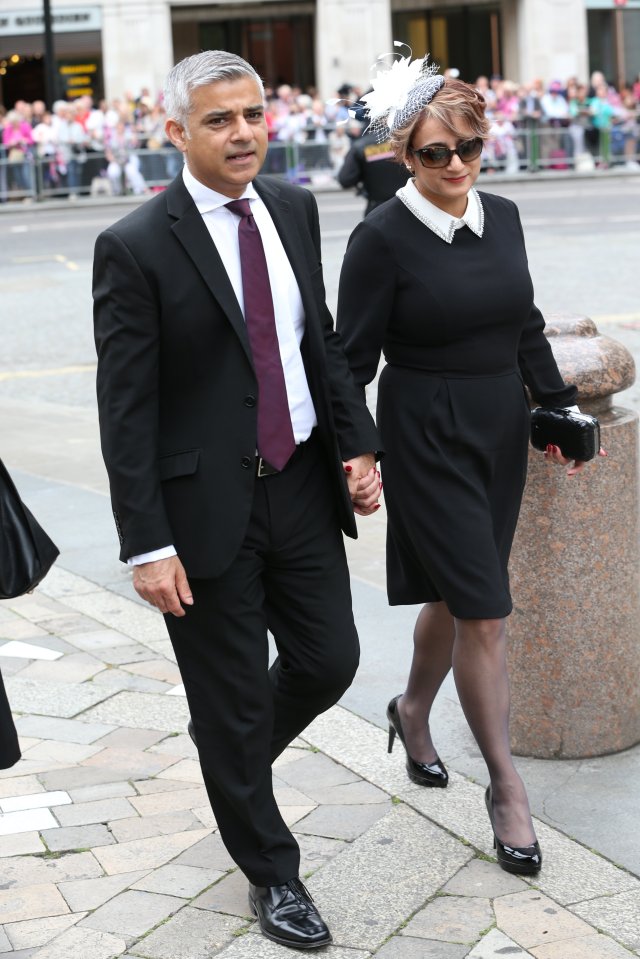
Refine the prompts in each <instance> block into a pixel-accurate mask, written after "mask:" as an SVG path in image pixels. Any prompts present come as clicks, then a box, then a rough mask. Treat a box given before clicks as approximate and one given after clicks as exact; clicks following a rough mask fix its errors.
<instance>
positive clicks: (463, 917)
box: [401, 896, 494, 945]
mask: <svg viewBox="0 0 640 959" xmlns="http://www.w3.org/2000/svg"><path fill="white" fill-rule="evenodd" d="M493 921H494V916H493V910H492V908H491V901H490V900H489V899H477V898H462V897H460V896H437V897H436V898H435V899H433V900H432V901H431V902H428V903H427V905H426V906H424V908H423V909H419V910H418V912H417V913H416V914H415V915H414V916H413V918H412V919H411V920H410V922H409V923H408V924H407V925H406V926H405V927H404V929H403V930H402V933H401V934H402V935H403V936H415V937H418V938H420V937H422V938H423V939H436V940H441V941H442V942H452V943H467V944H468V945H473V943H474V942H477V941H478V939H479V938H480V937H481V935H482V933H483V931H484V930H485V929H487V928H488V927H489V926H491V925H492V924H493Z"/></svg>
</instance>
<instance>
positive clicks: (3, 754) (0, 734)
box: [0, 673, 20, 769]
mask: <svg viewBox="0 0 640 959" xmlns="http://www.w3.org/2000/svg"><path fill="white" fill-rule="evenodd" d="M19 759H20V746H19V745H18V734H17V733H16V727H15V726H14V724H13V718H12V716H11V708H10V706H9V700H8V699H7V694H6V692H5V690H4V683H3V682H2V673H0V769H9V767H10V766H14V765H15V764H16V763H17V762H18V760H19Z"/></svg>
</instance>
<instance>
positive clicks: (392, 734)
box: [387, 726, 396, 753]
mask: <svg viewBox="0 0 640 959" xmlns="http://www.w3.org/2000/svg"><path fill="white" fill-rule="evenodd" d="M395 738H396V731H395V729H394V727H393V726H389V745H388V747H387V752H388V753H390V752H391V751H392V750H393V743H394V741H395Z"/></svg>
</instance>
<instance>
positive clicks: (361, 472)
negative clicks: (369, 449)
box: [343, 453, 382, 516]
mask: <svg viewBox="0 0 640 959" xmlns="http://www.w3.org/2000/svg"><path fill="white" fill-rule="evenodd" d="M343 465H344V471H345V473H346V476H347V486H348V487H349V495H350V496H351V502H352V503H353V511H354V513H358V515H360V516H371V514H372V513H375V512H376V511H377V510H379V509H380V503H379V502H378V500H379V499H380V493H381V492H382V482H381V480H380V473H379V472H378V470H377V468H376V460H375V457H374V455H373V453H365V454H364V455H363V456H356V457H355V458H354V459H351V460H347V461H346V462H345V463H344V464H343Z"/></svg>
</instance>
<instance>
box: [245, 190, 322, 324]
mask: <svg viewBox="0 0 640 959" xmlns="http://www.w3.org/2000/svg"><path fill="white" fill-rule="evenodd" d="M253 185H254V187H255V188H256V191H257V192H258V194H259V196H260V198H261V200H262V201H263V203H264V205H265V206H266V208H267V209H268V211H269V213H270V214H271V219H272V220H273V222H274V224H275V227H276V230H277V231H278V236H279V237H280V239H281V241H282V245H283V247H284V250H285V253H286V254H287V258H288V260H289V263H290V264H291V268H292V270H293V273H294V276H295V278H296V280H297V282H298V287H299V288H300V295H301V297H302V303H303V306H304V310H305V314H306V316H307V317H309V315H310V311H311V310H313V311H316V312H317V306H316V302H315V297H314V295H313V289H312V286H311V282H310V280H309V264H308V263H307V260H306V258H305V256H304V253H303V250H304V244H303V240H302V236H301V234H300V231H299V229H298V223H297V220H296V217H295V216H294V215H293V213H292V210H291V204H290V203H289V202H288V201H287V200H283V199H282V198H281V196H280V191H279V189H278V186H277V184H275V183H272V182H271V181H269V180H264V179H261V178H259V179H257V180H254V183H253Z"/></svg>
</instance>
